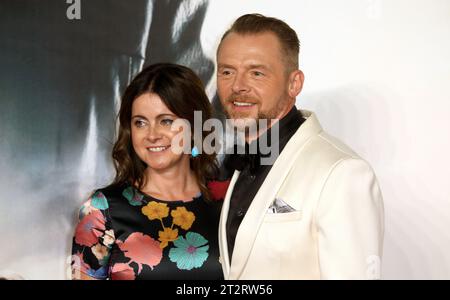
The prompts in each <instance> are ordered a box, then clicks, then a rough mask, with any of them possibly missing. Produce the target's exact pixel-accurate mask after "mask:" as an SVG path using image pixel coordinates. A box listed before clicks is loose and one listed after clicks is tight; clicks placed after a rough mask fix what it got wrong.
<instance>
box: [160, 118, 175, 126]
mask: <svg viewBox="0 0 450 300" xmlns="http://www.w3.org/2000/svg"><path fill="white" fill-rule="evenodd" d="M172 123H173V120H172V119H163V120H161V125H164V126H170V125H172Z"/></svg>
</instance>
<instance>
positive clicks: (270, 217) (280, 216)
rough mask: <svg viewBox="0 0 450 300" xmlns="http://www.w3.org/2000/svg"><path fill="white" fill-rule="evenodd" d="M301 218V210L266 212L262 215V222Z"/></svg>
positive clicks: (289, 220) (279, 221)
mask: <svg viewBox="0 0 450 300" xmlns="http://www.w3.org/2000/svg"><path fill="white" fill-rule="evenodd" d="M301 218H302V212H301V211H300V210H296V211H292V212H288V213H274V214H270V213H267V214H266V215H265V216H264V223H282V222H291V221H300V220H301Z"/></svg>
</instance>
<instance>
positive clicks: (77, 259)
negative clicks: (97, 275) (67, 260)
mask: <svg viewBox="0 0 450 300" xmlns="http://www.w3.org/2000/svg"><path fill="white" fill-rule="evenodd" d="M90 269H91V266H89V265H88V264H87V263H86V262H85V261H84V257H83V253H80V252H77V253H75V254H73V255H72V279H81V274H80V273H84V274H87V272H88V270H90Z"/></svg>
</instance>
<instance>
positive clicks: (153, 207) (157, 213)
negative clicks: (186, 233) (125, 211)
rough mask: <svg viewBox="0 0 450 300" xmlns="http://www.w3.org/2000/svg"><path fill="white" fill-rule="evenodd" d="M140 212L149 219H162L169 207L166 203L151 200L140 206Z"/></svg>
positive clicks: (167, 212)
mask: <svg viewBox="0 0 450 300" xmlns="http://www.w3.org/2000/svg"><path fill="white" fill-rule="evenodd" d="M142 213H143V214H144V215H146V216H147V217H148V218H149V219H150V220H155V219H158V220H162V219H163V218H165V217H167V216H168V215H169V208H168V207H167V204H166V203H158V202H155V201H151V202H149V203H148V204H147V205H146V206H144V207H143V208H142Z"/></svg>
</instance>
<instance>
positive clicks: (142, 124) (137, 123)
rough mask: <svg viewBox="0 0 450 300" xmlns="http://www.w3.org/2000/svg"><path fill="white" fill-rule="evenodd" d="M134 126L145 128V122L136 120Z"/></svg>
mask: <svg viewBox="0 0 450 300" xmlns="http://www.w3.org/2000/svg"><path fill="white" fill-rule="evenodd" d="M134 126H136V127H138V128H141V127H144V126H145V121H143V120H136V121H134Z"/></svg>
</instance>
